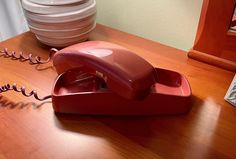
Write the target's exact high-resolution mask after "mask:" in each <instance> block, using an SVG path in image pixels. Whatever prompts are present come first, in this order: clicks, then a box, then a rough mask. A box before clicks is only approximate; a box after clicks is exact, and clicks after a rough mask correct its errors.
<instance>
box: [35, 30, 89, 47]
mask: <svg viewBox="0 0 236 159" xmlns="http://www.w3.org/2000/svg"><path fill="white" fill-rule="evenodd" d="M89 34H90V33H87V34H84V35H80V36H78V37H73V38H65V39H55V38H48V37H44V36H40V35H36V38H37V39H38V40H39V41H40V42H42V43H43V44H46V45H49V46H53V47H66V46H69V45H72V44H76V43H79V42H84V41H86V40H88V38H89Z"/></svg>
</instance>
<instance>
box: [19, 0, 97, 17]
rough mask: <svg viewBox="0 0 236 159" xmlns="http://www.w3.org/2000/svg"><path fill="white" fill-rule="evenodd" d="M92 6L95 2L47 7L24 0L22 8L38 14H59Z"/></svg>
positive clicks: (90, 0) (91, 0)
mask: <svg viewBox="0 0 236 159" xmlns="http://www.w3.org/2000/svg"><path fill="white" fill-rule="evenodd" d="M92 4H93V0H88V1H86V2H85V3H81V4H75V5H64V6H46V5H39V4H36V3H32V2H30V1H29V0H22V7H23V8H24V9H25V10H27V11H30V12H32V13H38V14H57V13H67V12H73V11H76V10H81V9H84V8H87V7H88V6H90V5H92Z"/></svg>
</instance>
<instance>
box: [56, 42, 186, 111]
mask: <svg viewBox="0 0 236 159" xmlns="http://www.w3.org/2000/svg"><path fill="white" fill-rule="evenodd" d="M53 64H54V66H55V68H56V70H57V72H58V74H59V76H58V78H57V80H56V82H55V85H54V88H53V92H52V101H53V107H54V110H55V112H63V113H79V114H100V115H154V114H176V113H184V112H186V111H188V110H189V109H190V97H191V89H190V86H189V84H188V81H187V80H186V78H185V77H184V76H182V75H180V74H179V73H177V72H173V71H169V70H165V69H159V68H154V67H153V66H152V65H151V64H149V63H148V62H147V61H145V60H144V59H143V58H141V57H139V56H138V55H136V54H134V53H132V52H131V51H129V50H128V49H126V48H123V47H121V46H119V45H116V44H112V43H108V42H103V41H89V42H84V43H80V44H76V45H73V46H70V47H67V48H65V49H62V50H60V51H58V52H57V53H56V54H55V55H54V57H53Z"/></svg>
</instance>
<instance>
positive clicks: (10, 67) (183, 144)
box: [0, 25, 236, 159]
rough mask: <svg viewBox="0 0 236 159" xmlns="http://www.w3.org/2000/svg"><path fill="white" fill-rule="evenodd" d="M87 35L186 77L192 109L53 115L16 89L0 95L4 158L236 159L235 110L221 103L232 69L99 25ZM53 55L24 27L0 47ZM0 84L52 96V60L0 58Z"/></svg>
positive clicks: (1, 155)
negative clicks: (184, 111)
mask: <svg viewBox="0 0 236 159" xmlns="http://www.w3.org/2000/svg"><path fill="white" fill-rule="evenodd" d="M90 40H105V41H110V42H114V43H117V44H120V45H122V46H125V47H127V48H129V49H131V50H133V51H134V52H135V53H137V54H138V55H140V56H142V57H144V58H145V59H146V60H147V61H149V62H150V63H152V64H153V65H154V66H157V67H161V68H166V69H171V70H175V71H177V72H180V73H182V74H184V75H185V76H186V77H187V78H188V80H189V82H190V85H191V87H192V91H193V107H192V110H191V111H190V112H189V113H187V114H183V115H171V116H150V117H109V116H80V115H56V114H54V112H53V109H52V103H50V102H45V103H41V102H38V101H36V100H34V99H33V98H25V97H23V96H22V95H21V94H19V93H15V92H6V93H2V94H1V99H0V159H10V158H14V159H16V158H22V159H25V158H39V159H43V158H50V159H51V158H56V159H60V158H62V159H64V158H76V159H77V158H82V159H91V158H94V159H122V158H128V159H132V158H134V159H141V158H148V159H151V158H167V159H183V158H186V159H189V158H191V159H192V158H196V159H202V158H212V159H222V158H226V159H229V158H231V159H233V158H236V108H234V107H233V106H231V105H230V104H228V103H227V102H225V101H224V100H223V97H224V95H225V93H226V91H227V89H228V86H229V84H230V83H231V80H232V78H233V75H234V73H233V72H229V71H226V70H223V69H220V68H217V67H214V66H210V65H207V64H204V63H201V62H198V61H195V60H192V59H188V58H187V54H186V52H184V51H181V50H178V49H175V48H171V47H168V46H165V45H162V44H159V43H156V42H152V41H149V40H146V39H142V38H139V37H136V36H133V35H130V34H127V33H124V32H120V31H117V30H114V29H111V28H108V27H105V26H102V25H97V27H96V29H95V31H94V32H93V33H92V35H91V37H90ZM4 47H7V48H8V49H9V50H15V51H23V52H26V53H33V54H34V55H40V56H42V57H43V58H46V57H47V56H48V52H49V51H48V50H49V48H48V47H46V46H44V45H42V44H40V43H39V42H37V40H36V39H35V37H34V36H33V34H32V33H30V32H27V33H24V34H21V35H19V36H17V37H14V38H12V39H9V40H7V41H4V42H2V43H0V48H1V49H3V48H4ZM0 72H1V77H0V85H3V84H6V83H11V84H12V83H14V82H15V83H17V84H18V85H19V86H20V85H24V86H26V87H27V90H28V91H29V90H32V89H36V90H37V91H38V94H39V96H45V95H48V94H50V92H51V89H52V86H53V82H54V80H55V78H56V76H57V74H56V72H55V69H54V68H53V67H52V63H49V64H46V65H29V64H28V63H27V62H19V61H17V60H11V59H10V58H5V57H4V56H0Z"/></svg>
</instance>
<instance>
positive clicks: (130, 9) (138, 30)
mask: <svg viewBox="0 0 236 159" xmlns="http://www.w3.org/2000/svg"><path fill="white" fill-rule="evenodd" d="M202 1H203V0H97V8H98V17H97V21H98V22H99V23H101V24H104V25H107V26H111V27H114V28H117V29H119V30H122V31H125V32H129V33H132V34H135V35H138V36H141V37H144V38H147V39H151V40H154V41H158V42H160V43H163V44H166V45H169V46H173V47H176V48H179V49H183V50H189V49H190V48H191V47H192V46H193V42H194V39H195V35H196V30H197V25H198V20H199V17H200V11H201V6H202Z"/></svg>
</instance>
